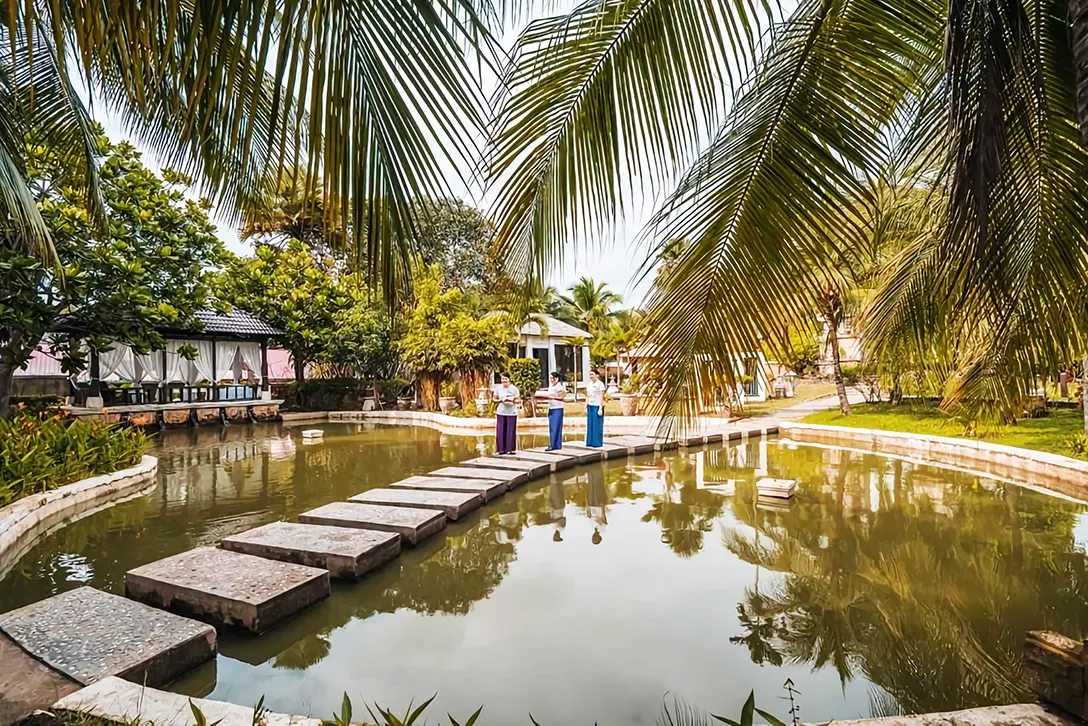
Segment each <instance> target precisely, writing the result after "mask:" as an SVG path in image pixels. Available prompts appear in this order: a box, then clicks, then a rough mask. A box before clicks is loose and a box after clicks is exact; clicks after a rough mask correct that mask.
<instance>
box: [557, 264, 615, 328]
mask: <svg viewBox="0 0 1088 726" xmlns="http://www.w3.org/2000/svg"><path fill="white" fill-rule="evenodd" d="M567 293H568V294H567V295H564V296H562V298H561V299H562V305H561V307H560V312H561V315H560V317H566V319H567V322H570V323H572V324H575V325H582V326H584V327H585V328H587V329H588V330H589V331H590V332H591V333H594V334H596V333H597V332H599V331H603V330H605V329H606V328H607V327H608V325H609V323H610V322H611V321H612V316H613V310H614V308H615V307H616V306H617V305H619V304H620V303H622V302H623V298H621V297H620V296H619V295H617V294H616V293H614V292H612V291H611V290H609V289H608V283H607V282H597V281H596V280H594V279H593V278H590V277H583V278H581V279H580V280H578V282H576V283H574V284H573V285H571V286H570V289H568V290H567Z"/></svg>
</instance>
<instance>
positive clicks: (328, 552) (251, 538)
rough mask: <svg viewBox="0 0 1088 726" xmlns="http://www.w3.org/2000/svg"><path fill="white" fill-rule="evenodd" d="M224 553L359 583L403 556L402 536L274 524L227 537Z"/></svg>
mask: <svg viewBox="0 0 1088 726" xmlns="http://www.w3.org/2000/svg"><path fill="white" fill-rule="evenodd" d="M219 546H220V547H222V548H223V549H227V550H230V551H231V552H241V553H243V554H247V555H256V556H257V557H267V558H269V559H272V560H280V561H281V562H293V563H295V564H297V565H306V566H308V567H317V568H320V569H323V570H328V571H329V575H331V576H332V577H338V578H341V579H345V580H356V579H358V578H359V577H361V576H362V575H364V574H366V573H367V572H369V571H370V570H373V569H374V568H375V567H378V566H379V565H383V564H385V563H386V562H388V561H389V560H391V559H393V558H394V557H396V556H397V555H399V554H400V535H398V534H397V533H395V532H375V531H368V530H365V529H345V528H344V527H329V526H322V525H317V524H297V523H295V522H273V523H271V524H266V525H264V526H263V527H257V528H256V529H251V530H249V531H247V532H242V533H240V534H236V535H234V536H232V537H227V538H226V539H224V540H223V541H222V542H221V543H220V544H219Z"/></svg>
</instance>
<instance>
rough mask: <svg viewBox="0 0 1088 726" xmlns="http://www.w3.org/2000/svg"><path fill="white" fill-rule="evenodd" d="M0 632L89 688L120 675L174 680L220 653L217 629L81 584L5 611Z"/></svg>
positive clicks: (154, 682) (141, 680)
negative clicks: (109, 677) (216, 644)
mask: <svg viewBox="0 0 1088 726" xmlns="http://www.w3.org/2000/svg"><path fill="white" fill-rule="evenodd" d="M0 630H2V631H3V632H4V633H5V634H6V635H7V636H8V637H9V638H11V639H12V640H13V641H15V642H16V643H17V644H18V645H19V646H20V647H21V648H22V649H23V650H25V651H26V652H27V653H30V654H31V655H32V656H34V658H36V659H37V660H39V661H41V662H43V663H45V664H46V665H48V666H50V667H52V668H53V669H55V670H57V671H59V672H61V673H63V674H64V675H66V676H68V677H69V678H71V679H72V680H74V681H76V682H78V683H80V684H83V685H86V684H88V683H93V682H95V681H97V680H99V679H101V678H105V677H106V676H120V677H122V678H128V679H130V680H133V681H137V682H139V683H147V684H148V685H161V684H164V683H169V682H170V681H172V680H174V679H175V678H177V677H179V676H180V675H182V674H183V673H185V672H186V671H188V670H190V669H192V668H194V667H196V666H198V665H200V664H201V663H203V662H205V661H208V660H211V659H212V658H214V657H215V650H216V649H215V628H213V627H211V626H210V625H205V624H204V623H198V622H196V621H195V620H190V619H188V618H183V617H179V616H177V615H171V614H170V613H166V612H163V611H162V610H156V609H155V608H151V607H148V606H147V605H143V604H141V603H138V602H133V601H132V600H126V599H125V598H123V597H121V596H120V595H112V594H110V593H108V592H102V591H101V590H96V589H94V588H93V587H81V588H78V589H75V590H69V591H68V592H65V593H61V594H60V595H54V596H53V597H51V598H48V599H46V600H42V601H41V602H37V603H34V604H33V605H27V606H26V607H23V608H19V609H18V610H13V611H11V612H8V613H4V614H3V615H0Z"/></svg>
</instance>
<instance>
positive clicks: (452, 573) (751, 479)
mask: <svg viewBox="0 0 1088 726" xmlns="http://www.w3.org/2000/svg"><path fill="white" fill-rule="evenodd" d="M325 428H326V431H327V433H326V437H325V441H324V443H322V444H321V445H316V446H308V445H303V444H302V443H301V442H300V441H299V440H298V438H297V437H296V436H295V435H294V434H295V432H293V431H292V430H290V429H287V428H284V427H279V426H271V427H260V428H254V427H237V428H233V429H226V430H222V431H218V430H217V431H209V430H193V431H180V432H170V433H169V434H168V435H167V436H165V437H164V439H163V441H162V444H161V451H160V452H159V454H160V461H161V463H160V484H159V487H157V488H156V489H155V490H154V491H153V492H152V493H151V494H149V495H147V496H144V497H140V498H137V499H135V500H133V501H130V502H127V503H125V504H122V505H120V506H117V507H114V508H111V509H109V510H105V511H103V512H100V513H97V514H94V515H92V516H90V517H88V518H87V519H85V520H81V521H79V522H76V523H74V524H72V525H71V526H69V527H67V528H65V529H63V530H61V531H59V532H58V533H56V534H55V535H53V536H51V537H49V538H47V539H46V540H43V542H42V543H40V544H39V545H38V546H37V547H36V548H35V549H34V550H32V551H31V553H30V554H29V555H28V556H27V557H25V558H24V559H23V561H22V562H21V563H19V566H18V568H17V570H16V571H14V572H12V573H10V574H9V575H8V576H7V577H6V578H5V579H4V580H3V582H2V585H0V610H3V609H7V608H9V607H14V606H17V605H20V604H23V603H25V602H29V601H32V600H36V599H39V598H41V597H44V596H45V595H47V594H50V593H52V592H56V591H59V590H62V589H67V588H70V587H75V586H77V585H79V584H82V583H84V582H86V583H90V584H93V585H95V586H97V587H102V588H106V589H113V590H115V591H117V590H119V589H120V587H121V584H122V575H123V573H124V571H125V570H127V569H129V568H131V567H133V566H135V565H138V564H142V563H143V562H147V561H151V560H153V559H157V558H158V557H162V556H166V555H168V554H173V553H175V552H178V551H181V550H184V549H187V548H189V547H193V546H197V545H199V544H210V543H213V542H215V541H217V540H218V539H220V538H221V537H223V536H225V535H227V534H232V533H234V532H238V531H241V530H244V529H247V528H249V527H252V526H255V525H257V524H261V523H264V522H268V521H273V520H276V519H293V518H294V517H295V516H297V514H298V513H299V512H301V511H304V510H306V509H309V508H312V507H315V506H318V505H320V504H324V503H326V502H329V501H335V500H339V499H343V498H345V497H346V496H349V495H351V494H354V493H357V492H359V491H362V490H365V489H367V488H371V487H375V486H383V485H385V484H387V483H388V482H390V481H392V480H395V479H398V478H401V477H404V476H407V475H409V474H412V473H416V472H420V471H427V470H430V469H433V468H436V467H438V466H441V465H443V464H446V463H451V462H456V461H459V460H463V459H465V458H469V457H471V456H474V455H476V453H477V452H478V449H479V447H481V446H482V447H483V449H484V450H485V451H486V450H487V449H488V447H489V446H490V443H489V440H488V439H486V438H475V437H458V436H446V435H441V434H439V433H437V432H434V431H431V430H429V429H423V428H420V429H405V428H389V427H373V426H359V425H356V424H343V425H329V426H326V427H325ZM522 443H523V445H530V444H531V443H534V442H532V441H531V440H524V441H523V442H522ZM763 476H771V477H776V478H784V479H796V480H797V481H798V484H799V488H798V493H797V495H796V496H795V497H794V499H793V500H791V501H789V502H781V503H777V504H774V505H769V504H767V503H765V502H761V501H760V500H759V499H758V497H757V495H756V486H755V483H756V481H757V480H758V479H759V478H761V477H763ZM1084 510H1085V508H1084V507H1083V506H1081V505H1079V504H1076V503H1072V502H1069V501H1066V500H1062V499H1059V498H1053V497H1048V496H1045V495H1043V494H1040V493H1038V492H1035V491H1031V490H1026V489H1021V488H1019V487H1016V486H1014V485H1010V484H1003V483H1000V482H995V481H992V480H988V479H984V478H975V477H972V476H968V475H965V474H957V473H950V472H947V471H940V470H936V469H932V468H927V467H915V466H912V465H909V464H905V463H903V462H901V461H894V460H889V459H884V458H881V457H877V456H872V455H862V454H857V453H850V452H847V451H841V450H837V449H826V448H814V447H800V448H798V447H794V448H788V447H786V446H784V445H781V444H778V443H777V442H773V441H772V442H768V441H766V440H758V439H757V440H752V441H743V442H735V443H732V444H727V445H723V446H718V447H709V448H707V449H704V450H700V451H696V452H690V453H689V452H672V453H669V454H667V455H658V456H648V457H640V458H638V459H632V460H627V461H621V462H607V463H604V464H597V465H593V466H589V467H581V468H578V469H576V470H572V471H570V472H564V473H562V474H558V475H553V476H552V477H551V478H550V479H549V480H547V481H542V482H538V483H536V484H533V485H529V486H527V487H525V488H523V489H522V490H520V491H518V492H517V493H514V494H510V495H507V496H506V497H504V498H502V499H500V500H498V501H496V502H493V503H492V504H490V505H488V506H487V507H486V508H485V509H483V510H481V511H480V512H477V513H476V514H475V515H474V516H472V517H469V518H467V519H465V520H462V521H460V522H457V523H453V524H451V526H450V527H449V528H448V530H447V531H446V533H445V536H444V537H439V538H435V539H432V540H430V541H428V542H426V543H424V544H422V545H421V546H419V547H416V548H411V549H406V550H405V551H404V553H403V554H402V556H401V557H400V558H398V559H397V560H395V561H393V562H392V563H390V564H389V565H387V566H385V567H382V568H381V569H379V570H378V571H376V572H375V573H372V575H371V576H369V577H368V578H367V579H366V580H364V581H363V582H361V583H358V584H352V585H348V584H338V585H337V586H336V587H335V588H334V593H333V596H332V597H331V598H329V599H328V600H327V601H325V602H323V603H321V604H319V605H318V606H315V607H313V608H310V609H308V610H307V611H304V612H303V613H302V614H300V615H299V616H298V617H296V618H293V619H291V620H289V621H288V622H287V623H286V624H285V625H284V626H282V627H280V628H277V629H275V630H273V631H272V632H271V633H269V634H267V635H264V636H262V637H260V638H251V637H243V636H240V635H237V634H233V633H229V632H224V633H222V634H221V636H220V652H221V656H220V658H219V661H218V663H217V664H216V666H215V667H214V668H211V669H210V670H209V669H204V670H202V671H199V672H197V673H196V674H194V675H193V676H191V677H190V678H188V679H187V680H186V681H185V682H183V683H181V684H179V686H178V687H179V688H180V689H181V690H183V691H186V692H190V693H199V694H201V695H204V694H206V693H208V692H209V691H211V693H212V695H213V697H216V698H226V699H229V700H234V701H236V702H240V703H251V702H255V701H256V700H257V698H259V697H260V696H261V695H267V696H268V699H269V700H268V704H269V705H270V706H271V707H273V708H274V709H276V710H283V711H292V712H300V713H317V714H318V715H327V712H331V711H332V710H333V708H335V706H336V704H337V703H338V701H339V698H340V695H341V693H342V692H343V691H344V690H347V691H349V692H351V693H352V694H353V695H359V694H364V695H366V696H367V697H368V698H373V697H375V696H377V697H378V698H379V699H380V700H381V701H383V702H384V703H389V704H398V705H401V706H403V704H406V703H407V701H408V700H409V699H411V698H412V697H416V698H418V697H421V696H428V695H430V693H432V692H434V691H439V692H441V693H442V697H441V699H440V702H438V704H437V707H438V708H439V710H442V711H445V710H449V711H452V712H453V713H455V714H456V713H468V712H471V711H472V710H475V707H476V706H478V705H479V704H480V703H484V704H486V706H487V708H486V709H485V713H487V714H488V715H489V717H490V718H489V721H490V722H496V723H498V722H524V721H526V718H525V714H526V712H527V711H529V710H532V711H533V713H534V715H535V716H536V717H537V718H538V720H540V721H541V722H542V723H571V722H583V721H589V720H590V719H594V720H599V722H600V723H637V722H649V721H652V720H653V717H654V716H655V715H656V714H657V713H658V710H659V706H660V697H661V695H662V694H663V693H665V692H666V691H669V692H673V693H679V694H682V695H683V696H685V697H686V698H688V699H689V700H690V701H691V702H693V703H697V704H699V705H701V706H704V707H706V708H710V709H714V710H716V711H724V712H730V711H733V712H735V711H736V709H739V706H740V703H741V702H743V700H744V698H745V697H746V696H747V693H748V691H749V690H750V689H752V688H753V687H754V688H756V690H757V692H758V694H757V695H758V696H759V698H760V700H762V701H764V702H768V701H769V702H772V703H773V702H774V701H773V699H774V698H775V697H776V696H777V695H779V693H778V686H779V684H780V683H781V682H782V681H783V680H785V678H786V677H787V676H788V677H790V678H792V679H793V680H794V682H796V683H797V684H798V687H799V688H800V689H801V691H802V693H803V694H804V696H803V698H802V707H803V708H804V709H805V710H804V712H803V715H804V716H805V719H806V720H826V719H829V718H832V717H837V718H845V717H854V716H864V715H868V714H869V713H874V714H883V713H889V712H894V711H898V710H903V711H909V712H919V711H932V710H948V709H956V708H964V707H969V706H975V705H982V704H988V703H1002V702H1012V701H1017V700H1022V699H1024V698H1027V697H1028V694H1027V693H1026V691H1025V689H1024V688H1023V687H1022V686H1021V685H1020V683H1021V680H1020V671H1019V650H1020V646H1021V643H1022V640H1023V636H1024V633H1025V632H1026V631H1027V630H1029V629H1039V628H1048V629H1053V630H1058V631H1061V632H1064V633H1066V634H1067V635H1070V636H1072V637H1076V638H1079V637H1083V636H1084V635H1085V634H1086V633H1088V609H1086V608H1084V606H1083V603H1084V602H1085V596H1086V595H1088V575H1086V573H1085V556H1084V553H1083V545H1078V544H1077V543H1078V542H1083V541H1085V539H1086V537H1085V535H1084V531H1085V527H1084V525H1083V524H1082V522H1083V521H1084V519H1085V513H1084ZM1078 525H1079V528H1078ZM486 674H492V675H494V676H495V677H492V678H485V677H482V676H484V675H486ZM542 684H546V686H547V687H543V686H542ZM556 693H560V694H563V696H562V697H561V698H555V697H554V694H556ZM549 694H551V695H549ZM402 701H403V703H402Z"/></svg>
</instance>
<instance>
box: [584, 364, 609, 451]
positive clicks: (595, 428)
mask: <svg viewBox="0 0 1088 726" xmlns="http://www.w3.org/2000/svg"><path fill="white" fill-rule="evenodd" d="M606 396H607V387H606V386H605V385H604V381H602V380H601V376H600V374H599V373H597V370H596V369H593V370H591V371H590V372H589V385H588V386H586V446H592V447H593V448H597V449H599V448H600V447H601V446H603V445H604V399H605V397H606Z"/></svg>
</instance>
